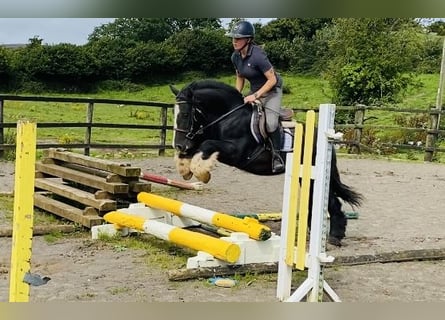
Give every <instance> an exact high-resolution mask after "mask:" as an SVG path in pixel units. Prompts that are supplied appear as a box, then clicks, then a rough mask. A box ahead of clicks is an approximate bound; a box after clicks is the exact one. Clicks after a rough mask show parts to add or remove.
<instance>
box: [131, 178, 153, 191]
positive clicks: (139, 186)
mask: <svg viewBox="0 0 445 320" xmlns="http://www.w3.org/2000/svg"><path fill="white" fill-rule="evenodd" d="M129 188H130V192H134V193H139V192H151V183H147V182H142V181H131V182H130V183H129Z"/></svg>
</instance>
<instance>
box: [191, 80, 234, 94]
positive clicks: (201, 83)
mask: <svg viewBox="0 0 445 320" xmlns="http://www.w3.org/2000/svg"><path fill="white" fill-rule="evenodd" d="M201 89H211V90H215V91H218V92H223V93H224V94H225V95H231V96H235V97H237V98H239V99H241V98H242V95H241V93H240V92H239V91H238V90H236V88H235V87H233V86H231V85H229V84H226V83H224V82H221V81H218V80H213V79H203V80H196V81H193V82H192V83H190V84H189V85H188V86H186V87H185V88H184V90H183V91H197V90H201Z"/></svg>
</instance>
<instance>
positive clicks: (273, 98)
mask: <svg viewBox="0 0 445 320" xmlns="http://www.w3.org/2000/svg"><path fill="white" fill-rule="evenodd" d="M282 96H283V93H282V90H281V88H274V89H272V91H270V92H269V93H268V94H267V95H266V97H265V99H264V101H263V104H264V108H265V112H266V129H267V132H268V133H269V139H268V140H269V142H270V147H271V151H272V172H274V173H281V172H284V169H285V165H284V160H283V159H282V158H281V155H280V150H281V129H280V127H279V116H280V109H281V98H282Z"/></svg>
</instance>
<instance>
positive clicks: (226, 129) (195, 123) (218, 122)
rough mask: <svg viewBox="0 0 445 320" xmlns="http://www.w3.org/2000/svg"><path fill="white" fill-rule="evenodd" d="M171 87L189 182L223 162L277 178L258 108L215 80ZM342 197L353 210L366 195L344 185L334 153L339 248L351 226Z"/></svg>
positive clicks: (332, 208)
mask: <svg viewBox="0 0 445 320" xmlns="http://www.w3.org/2000/svg"><path fill="white" fill-rule="evenodd" d="M170 88H171V90H172V92H173V93H174V94H175V95H176V105H175V117H176V123H175V137H174V147H175V149H176V154H175V161H176V167H177V170H178V173H179V174H180V175H181V176H182V177H183V178H184V179H186V180H188V179H191V178H192V177H193V175H194V176H195V177H196V178H197V179H198V180H200V181H202V182H205V183H207V182H208V181H209V180H210V177H211V175H210V171H211V170H212V169H213V168H214V167H215V164H216V162H217V161H220V162H222V163H225V164H227V165H229V166H233V167H236V168H238V169H241V170H244V171H247V172H250V173H253V174H257V175H272V174H274V173H273V172H272V154H271V150H270V148H269V147H268V143H266V142H265V141H266V140H264V139H263V140H262V139H261V137H259V136H260V135H258V134H257V133H255V130H254V127H255V126H256V125H255V124H254V122H255V120H254V119H256V118H257V112H256V111H255V106H252V105H250V104H247V105H246V104H244V100H243V97H242V95H241V93H239V92H238V91H237V90H236V89H235V88H234V87H232V86H230V85H227V84H224V83H222V82H218V81H215V80H200V81H195V82H192V83H190V84H189V85H187V86H185V87H184V88H183V89H182V90H180V91H179V90H177V89H176V88H174V87H173V86H170ZM315 149H316V148H314V152H315ZM285 158H286V157H285V156H284V154H283V159H285ZM311 194H312V192H311ZM339 198H340V199H342V200H343V201H345V202H347V203H349V204H351V205H353V206H359V205H360V204H361V201H362V195H361V194H359V193H357V192H356V191H354V190H353V189H351V188H350V187H348V186H346V185H345V184H343V183H342V182H341V180H340V175H339V172H338V169H337V162H336V155H335V151H334V150H333V152H332V162H331V176H330V188H329V202H328V211H329V214H330V233H329V242H330V243H332V244H334V245H338V246H340V245H341V239H343V238H344V237H345V231H346V224H347V220H346V217H345V214H344V212H343V211H342V210H341V202H340V200H339ZM310 203H312V201H311V202H310ZM310 212H311V210H309V213H310ZM309 221H310V220H309Z"/></svg>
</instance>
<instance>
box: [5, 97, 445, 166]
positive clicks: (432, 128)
mask: <svg viewBox="0 0 445 320" xmlns="http://www.w3.org/2000/svg"><path fill="white" fill-rule="evenodd" d="M6 101H29V102H48V103H55V102H64V103H84V104H85V105H86V117H85V119H86V121H85V122H80V121H79V122H39V123H37V128H69V127H72V128H85V138H84V141H83V143H40V142H38V143H37V148H38V149H45V148H57V147H62V148H80V149H83V150H84V154H85V155H89V154H90V150H91V149H107V148H108V149H124V148H127V149H157V150H158V154H159V155H163V154H164V153H165V150H166V149H171V148H172V146H171V142H170V141H169V142H168V141H167V132H168V131H169V130H173V125H172V124H169V121H168V119H169V117H168V110H169V109H173V103H163V102H153V101H132V100H116V99H96V98H66V97H41V96H16V95H0V158H2V157H3V154H4V151H5V150H7V149H13V148H15V144H14V143H6V142H5V139H4V137H5V135H4V130H5V129H6V128H15V127H16V123H12V122H9V123H6V122H4V106H5V102H6ZM98 104H108V105H125V106H141V107H147V108H160V119H159V123H157V124H156V123H152V124H124V123H104V122H95V121H94V107H95V105H98ZM292 110H294V111H295V112H297V113H298V111H300V112H306V111H308V110H315V111H316V112H318V110H317V109H312V108H293V107H292ZM373 110H376V111H381V112H391V113H409V114H423V115H427V116H428V117H429V121H428V122H429V123H428V125H426V126H422V127H406V126H387V125H375V124H366V121H367V118H366V115H367V114H368V113H369V112H371V111H373ZM341 111H351V112H353V114H354V117H353V119H354V120H353V121H352V122H351V123H347V124H336V125H335V129H336V130H348V129H349V130H352V131H353V134H352V137H350V139H347V140H345V141H343V142H342V143H343V144H345V145H348V147H349V148H350V149H351V151H352V152H355V153H360V152H361V150H367V151H371V152H372V151H374V152H376V150H372V146H369V145H367V144H365V143H363V135H364V130H366V129H374V130H384V131H391V130H401V131H404V132H407V133H408V132H417V133H424V134H425V136H426V138H425V141H421V143H420V144H417V143H414V144H408V143H398V142H393V143H391V142H383V143H381V144H380V145H381V146H385V147H392V148H397V149H415V150H420V151H424V152H425V160H426V161H431V160H432V155H433V154H434V153H436V152H445V148H440V147H438V146H437V141H438V140H439V138H441V137H444V136H445V130H443V129H441V128H440V116H441V115H442V114H444V113H445V110H442V108H437V107H432V108H430V109H406V108H405V109H401V108H394V107H380V106H379V107H376V106H365V105H356V106H337V108H336V112H337V113H338V112H341ZM93 128H122V129H138V130H159V137H158V138H159V143H158V144H154V143H147V142H145V143H144V142H143V143H139V144H126V143H98V142H95V141H94V139H93V133H92V129H93Z"/></svg>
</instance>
